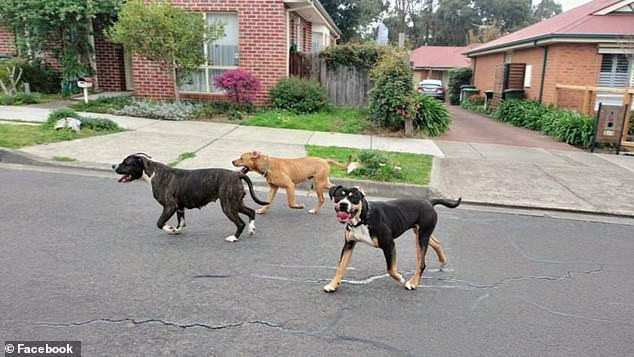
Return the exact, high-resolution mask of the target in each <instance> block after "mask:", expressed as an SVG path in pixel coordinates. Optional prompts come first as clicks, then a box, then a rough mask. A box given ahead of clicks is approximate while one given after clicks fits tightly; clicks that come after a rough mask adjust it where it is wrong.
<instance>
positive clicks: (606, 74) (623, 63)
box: [599, 54, 632, 88]
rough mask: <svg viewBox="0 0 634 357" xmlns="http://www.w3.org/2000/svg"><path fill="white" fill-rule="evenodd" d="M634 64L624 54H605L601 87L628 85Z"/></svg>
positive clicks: (600, 76)
mask: <svg viewBox="0 0 634 357" xmlns="http://www.w3.org/2000/svg"><path fill="white" fill-rule="evenodd" d="M631 70H632V64H631V63H630V61H629V60H628V58H627V57H626V56H625V55H623V54H604V55H603V59H602V61H601V72H600V73H599V87H616V88H622V87H628V86H629V84H630V83H629V82H630V71H631Z"/></svg>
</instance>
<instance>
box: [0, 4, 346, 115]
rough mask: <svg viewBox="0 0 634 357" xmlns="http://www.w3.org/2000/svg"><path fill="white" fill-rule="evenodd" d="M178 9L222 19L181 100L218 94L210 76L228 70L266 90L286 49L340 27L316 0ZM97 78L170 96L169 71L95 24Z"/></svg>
mask: <svg viewBox="0 0 634 357" xmlns="http://www.w3.org/2000/svg"><path fill="white" fill-rule="evenodd" d="M172 3H173V4H174V5H176V6H179V7H181V8H184V9H187V10H189V11H193V12H196V13H199V14H200V16H204V18H205V20H206V21H208V22H212V21H216V20H219V21H222V22H223V23H224V25H225V37H223V38H221V39H219V40H216V41H214V42H213V43H209V44H207V45H204V44H202V43H201V47H202V48H203V49H204V53H205V58H206V60H207V61H206V64H205V65H203V66H201V67H200V68H199V70H198V71H195V72H194V73H193V74H192V75H191V76H189V78H187V79H186V80H185V81H184V83H183V85H182V86H181V87H180V91H179V93H181V97H182V98H191V99H205V98H214V97H222V93H221V92H220V91H219V90H218V89H217V88H215V87H214V83H213V77H214V76H215V75H218V74H220V73H223V72H224V71H226V70H228V69H232V68H238V67H240V68H242V69H245V70H247V71H249V72H251V73H252V74H253V75H255V76H256V77H257V78H258V79H259V80H260V82H261V83H262V85H263V90H262V91H261V93H260V94H259V95H258V98H257V101H258V102H259V103H262V102H263V101H264V100H265V99H266V96H267V94H266V93H267V89H268V88H269V87H270V86H272V85H273V84H275V83H276V82H277V81H278V80H279V79H281V78H284V77H286V76H288V74H289V49H291V48H293V49H294V50H296V51H299V52H306V53H309V52H315V51H319V50H321V49H323V48H325V47H328V46H330V45H334V44H335V43H336V41H337V39H338V38H339V37H340V30H339V29H338V28H337V26H336V25H335V23H334V22H333V20H332V18H331V17H330V16H329V15H328V13H327V12H326V10H325V9H324V8H323V6H322V5H321V4H320V3H319V1H318V0H257V1H254V0H251V1H247V0H224V1H215V0H172ZM6 34H7V31H4V32H3V31H2V29H0V52H2V51H3V50H6V51H7V52H11V50H13V52H15V49H14V46H13V36H12V35H11V36H7V35H6ZM94 41H95V52H96V60H97V77H98V80H99V87H100V89H101V90H108V91H121V90H133V91H134V94H135V95H136V96H140V97H153V98H164V99H167V98H173V97H174V86H173V83H172V80H171V79H170V77H169V75H168V74H167V73H166V72H165V71H163V70H161V69H160V68H159V66H158V65H157V64H156V63H154V62H151V61H149V60H147V59H145V58H143V57H140V56H136V55H130V54H129V53H128V52H127V51H125V50H124V49H123V48H122V47H121V46H119V45H116V44H113V43H111V42H110V41H108V40H107V39H106V38H105V37H104V36H103V28H95V36H94Z"/></svg>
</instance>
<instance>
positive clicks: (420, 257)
mask: <svg viewBox="0 0 634 357" xmlns="http://www.w3.org/2000/svg"><path fill="white" fill-rule="evenodd" d="M433 229H434V228H433V227H431V229H430V228H428V227H426V228H425V230H424V231H423V230H422V229H421V227H420V226H418V225H417V226H416V227H414V231H415V233H416V238H415V239H416V270H415V271H414V275H412V277H411V278H410V279H409V280H408V281H407V283H405V289H407V290H414V289H416V288H417V287H418V283H419V282H420V277H421V275H423V271H424V270H425V254H426V253H427V246H428V245H429V239H430V237H431V232H432V231H433Z"/></svg>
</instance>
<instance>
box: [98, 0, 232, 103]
mask: <svg viewBox="0 0 634 357" xmlns="http://www.w3.org/2000/svg"><path fill="white" fill-rule="evenodd" d="M107 35H108V37H110V39H112V41H113V42H115V43H119V44H122V45H123V46H125V47H126V48H127V49H128V50H130V51H131V52H132V53H134V54H138V55H141V56H144V57H146V58H148V59H150V60H152V61H155V62H156V63H158V64H159V65H160V66H161V68H162V69H164V70H165V71H166V72H167V73H168V75H169V76H170V78H172V80H173V83H174V95H175V97H176V100H177V101H178V100H180V95H179V93H178V86H179V84H180V80H179V78H183V76H184V74H186V73H188V72H189V71H191V70H194V69H196V68H198V67H199V66H200V65H202V64H203V63H204V62H205V57H204V54H203V44H204V42H205V41H213V40H216V39H218V38H221V37H222V36H224V26H223V25H222V24H220V23H213V24H210V25H208V24H205V21H204V19H203V17H202V16H201V14H199V13H198V14H197V13H192V12H188V11H185V10H182V9H180V8H178V7H176V6H174V5H172V4H170V3H169V2H166V1H160V0H159V1H150V2H144V1H143V0H130V1H128V2H126V3H125V4H124V5H123V6H122V7H121V12H120V13H119V18H118V19H117V21H116V22H115V23H114V24H113V25H112V27H110V28H109V29H108V30H107ZM179 73H180V74H181V75H180V76H179Z"/></svg>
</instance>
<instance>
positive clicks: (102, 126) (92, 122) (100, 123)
mask: <svg viewBox="0 0 634 357" xmlns="http://www.w3.org/2000/svg"><path fill="white" fill-rule="evenodd" d="M64 118H75V119H77V120H79V121H80V122H81V125H82V127H85V128H89V129H93V130H95V131H114V130H118V129H119V125H117V123H115V122H114V121H112V120H110V119H105V118H90V117H83V116H81V115H79V114H78V113H77V112H76V111H74V110H72V109H70V108H66V107H64V108H59V109H56V110H54V111H53V112H51V114H49V115H48V119H47V121H46V124H45V126H46V127H48V128H52V127H54V126H55V123H57V121H58V120H60V119H64Z"/></svg>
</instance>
